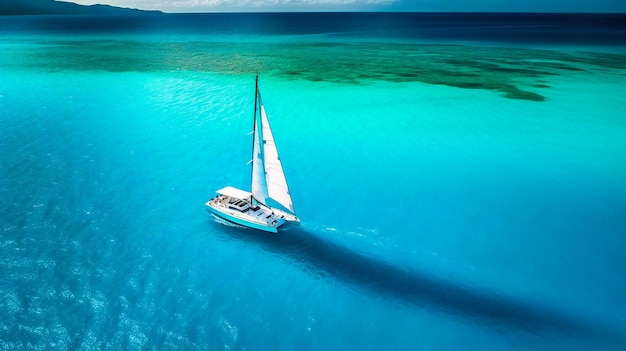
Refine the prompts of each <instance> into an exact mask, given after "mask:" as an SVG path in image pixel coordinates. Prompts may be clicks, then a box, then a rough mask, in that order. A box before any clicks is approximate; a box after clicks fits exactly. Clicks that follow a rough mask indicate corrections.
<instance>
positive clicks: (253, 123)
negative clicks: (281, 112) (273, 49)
mask: <svg viewBox="0 0 626 351" xmlns="http://www.w3.org/2000/svg"><path fill="white" fill-rule="evenodd" d="M258 96H259V75H258V74H257V75H256V79H255V82H254V118H253V119H252V161H253V162H254V135H255V134H256V106H257V98H258ZM250 179H254V164H253V165H252V167H250ZM252 199H253V196H252V193H250V206H252Z"/></svg>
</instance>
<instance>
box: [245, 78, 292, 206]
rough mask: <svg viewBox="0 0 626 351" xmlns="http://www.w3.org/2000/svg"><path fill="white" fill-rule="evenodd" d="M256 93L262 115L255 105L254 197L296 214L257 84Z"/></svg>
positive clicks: (263, 202) (261, 201)
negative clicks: (257, 111)
mask: <svg viewBox="0 0 626 351" xmlns="http://www.w3.org/2000/svg"><path fill="white" fill-rule="evenodd" d="M256 94H257V95H256V100H257V101H256V103H257V104H258V108H259V114H258V117H257V114H256V108H255V115H254V137H253V138H254V139H253V147H252V196H254V198H255V199H256V200H257V201H258V202H260V203H262V204H263V205H266V206H268V207H272V204H269V203H268V200H269V199H271V200H272V201H273V202H275V203H277V204H279V205H280V206H281V207H283V209H284V210H286V211H287V212H289V213H291V214H294V215H295V210H294V207H293V201H292V200H291V195H290V194H289V187H288V186H287V179H286V178H285V173H284V171H283V166H282V164H281V162H280V157H279V156H278V150H277V149H276V143H275V142H274V136H273V135H272V130H271V128H270V124H269V121H268V119H267V114H266V112H265V106H264V105H263V100H262V99H261V93H260V92H259V90H258V86H257V89H256ZM255 107H256V106H255Z"/></svg>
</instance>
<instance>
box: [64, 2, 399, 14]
mask: <svg viewBox="0 0 626 351" xmlns="http://www.w3.org/2000/svg"><path fill="white" fill-rule="evenodd" d="M66 1H68V0H66ZM71 2H75V3H77V4H83V5H92V4H108V5H113V6H120V7H131V8H138V9H145V10H162V11H165V12H203V11H272V10H274V11H299V10H301V11H306V10H333V9H334V10H376V9H383V8H384V7H386V6H389V5H392V4H393V3H395V2H397V0H74V1H71Z"/></svg>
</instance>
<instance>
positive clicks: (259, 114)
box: [206, 76, 300, 233]
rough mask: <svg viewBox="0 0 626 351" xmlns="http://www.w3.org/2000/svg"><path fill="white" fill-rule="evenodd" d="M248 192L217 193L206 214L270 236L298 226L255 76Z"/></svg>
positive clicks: (224, 191) (229, 188)
mask: <svg viewBox="0 0 626 351" xmlns="http://www.w3.org/2000/svg"><path fill="white" fill-rule="evenodd" d="M251 188H252V191H251V192H248V191H245V190H241V189H237V188H234V187H232V186H227V187H225V188H222V189H219V190H217V191H216V193H217V196H215V197H213V198H212V199H211V200H209V201H208V202H207V203H206V206H207V210H208V211H209V212H210V213H212V214H214V215H216V216H218V217H221V218H223V219H225V220H227V221H229V222H233V223H235V224H239V225H242V226H246V227H250V228H254V229H259V230H263V231H266V232H271V233H278V228H279V227H280V226H282V225H283V224H285V223H287V222H295V223H300V219H299V218H298V216H296V211H295V210H294V207H293V201H292V199H291V194H290V193H289V187H288V186H287V179H286V178H285V172H284V171H283V166H282V163H281V162H280V157H278V149H277V148H276V143H275V142H274V135H273V134H272V129H271V128H270V124H269V121H268V119H267V114H266V112H265V106H264V105H263V100H262V99H261V93H260V91H259V77H258V76H257V77H256V87H255V96H254V129H253V132H252V187H251Z"/></svg>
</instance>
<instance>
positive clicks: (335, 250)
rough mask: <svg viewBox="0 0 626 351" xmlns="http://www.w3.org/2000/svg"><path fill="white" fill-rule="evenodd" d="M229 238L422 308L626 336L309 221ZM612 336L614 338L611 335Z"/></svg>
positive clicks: (501, 323)
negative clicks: (343, 240)
mask: <svg viewBox="0 0 626 351" xmlns="http://www.w3.org/2000/svg"><path fill="white" fill-rule="evenodd" d="M222 233H223V234H224V235H225V237H226V238H229V239H236V240H244V241H247V242H251V243H254V244H258V245H260V246H261V247H262V248H263V249H264V250H267V251H269V252H273V253H276V254H279V255H283V256H286V257H288V258H289V259H290V260H291V261H293V262H294V263H296V264H299V265H302V266H303V269H304V270H306V271H309V272H310V271H311V269H312V270H313V271H314V272H315V275H321V276H325V277H330V278H334V279H336V280H338V281H341V282H344V283H347V284H350V285H352V286H354V287H356V288H358V289H359V290H363V291H364V292H366V293H372V294H376V295H379V296H383V297H388V298H391V299H393V300H397V301H399V302H401V303H404V304H408V305H411V306H414V307H417V308H431V309H434V310H435V311H438V312H443V313H446V314H448V315H453V316H456V317H458V318H461V319H465V320H469V321H471V322H479V323H481V324H484V325H487V326H491V327H493V328H495V329H496V330H497V331H498V332H502V331H503V330H506V329H508V328H517V329H520V330H525V331H527V332H530V333H534V334H545V333H553V332H557V333H562V334H565V335H569V336H571V337H591V338H599V339H601V340H603V341H605V342H609V343H611V344H614V343H615V342H619V343H620V344H621V343H622V342H624V340H623V339H622V337H620V336H619V335H617V334H616V333H615V332H613V331H611V330H610V328H605V327H601V326H599V325H595V324H594V323H592V322H589V321H586V320H584V318H582V317H578V316H573V315H570V314H568V313H567V312H566V311H562V310H559V309H556V308H553V307H550V306H549V305H547V304H542V303H538V302H529V301H524V300H521V299H517V298H515V297H513V296H503V295H501V294H497V293H496V292H494V291H491V290H489V289H481V288H473V287H469V286H462V285H460V284H456V283H455V282H453V281H446V280H443V279H440V278H438V277H435V276H433V275H432V274H429V273H427V272H423V271H419V270H415V269H408V268H405V267H400V266H396V265H393V264H391V263H388V262H385V261H384V260H382V259H379V258H376V257H372V256H367V255H364V254H362V253H359V252H356V251H354V250H351V249H349V248H347V247H344V246H342V245H339V244H336V243H333V242H331V241H328V240H325V239H323V238H321V237H319V236H317V235H316V234H315V233H313V232H309V231H308V230H306V229H305V228H303V227H298V226H291V227H289V229H288V230H287V231H286V232H283V233H279V234H267V233H262V232H257V231H255V230H251V229H247V228H242V227H224V229H223V231H222ZM611 340H612V341H611Z"/></svg>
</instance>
